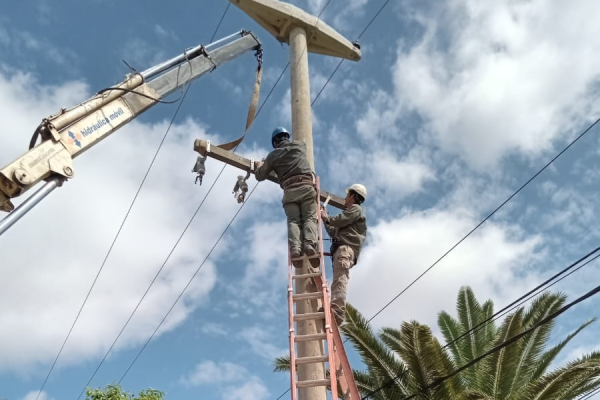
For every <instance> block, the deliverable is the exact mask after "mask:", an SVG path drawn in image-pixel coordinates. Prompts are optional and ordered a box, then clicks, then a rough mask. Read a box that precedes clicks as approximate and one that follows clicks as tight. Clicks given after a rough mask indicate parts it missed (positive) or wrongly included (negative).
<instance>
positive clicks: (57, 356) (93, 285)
mask: <svg viewBox="0 0 600 400" xmlns="http://www.w3.org/2000/svg"><path fill="white" fill-rule="evenodd" d="M189 90H190V85H188V86H187V87H186V89H185V91H184V93H183V96H182V97H181V100H180V102H179V105H178V106H177V109H176V110H175V114H174V115H173V118H172V119H171V122H170V123H169V126H168V127H167V130H166V132H165V134H164V135H163V137H162V140H161V141H160V144H159V145H158V148H157V149H156V152H155V153H154V156H153V157H152V161H151V162H150V165H149V166H148V169H147V170H146V174H145V175H144V178H143V179H142V182H141V184H140V186H139V187H138V189H137V191H136V193H135V195H134V196H133V200H132V201H131V204H130V205H129V208H128V209H127V212H126V213H125V217H124V218H123V221H122V222H121V225H120V226H119V229H118V230H117V234H116V236H115V238H114V239H113V241H112V243H111V245H110V247H109V248H108V252H107V253H106V256H104V260H103V261H102V264H101V265H100V268H99V269H98V272H97V273H96V276H95V277H94V280H93V282H92V285H91V286H90V289H89V290H88V292H87V294H86V295H85V298H84V299H83V303H82V304H81V306H80V307H79V311H78V312H77V315H76V316H75V319H74V320H73V323H72V324H71V328H70V329H69V332H68V333H67V336H66V337H65V340H64V341H63V343H62V345H61V347H60V350H59V351H58V354H57V355H56V357H55V358H54V362H53V363H52V365H51V366H50V370H49V371H48V374H46V378H45V379H44V383H42V386H41V388H40V390H39V392H38V394H37V396H36V400H38V399H39V397H40V394H41V393H42V391H43V390H44V387H45V386H46V384H47V383H48V379H49V378H50V375H51V374H52V371H54V367H55V366H56V363H57V362H58V359H59V358H60V356H61V354H62V352H63V350H64V349H65V346H66V344H67V342H68V340H69V338H70V337H71V334H72V333H73V329H74V328H75V325H76V324H77V321H79V317H80V316H81V312H82V311H83V309H84V307H85V305H86V303H87V301H88V299H89V297H90V294H91V293H92V290H93V289H94V287H95V285H96V282H98V278H99V277H100V273H101V272H102V270H103V269H104V266H105V265H106V262H107V260H108V257H109V256H110V254H111V253H112V250H113V248H114V246H115V244H116V242H117V239H118V238H119V236H120V234H121V231H122V230H123V227H124V226H125V222H126V221H127V219H128V218H129V214H130V213H131V210H132V209H133V206H134V204H135V202H136V201H137V198H138V196H139V194H140V192H141V190H142V187H143V186H144V183H145V182H146V179H147V178H148V175H149V174H150V170H151V169H152V166H153V165H154V162H155V161H156V157H157V156H158V153H159V152H160V149H161V148H162V146H163V144H164V142H165V139H166V138H167V135H168V134H169V131H170V130H171V127H172V125H173V122H174V121H175V118H176V117H177V114H178V113H179V110H180V109H181V105H182V104H183V101H184V100H185V97H186V96H187V94H188V91H189Z"/></svg>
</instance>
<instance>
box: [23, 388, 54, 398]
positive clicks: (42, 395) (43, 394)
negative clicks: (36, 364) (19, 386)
mask: <svg viewBox="0 0 600 400" xmlns="http://www.w3.org/2000/svg"><path fill="white" fill-rule="evenodd" d="M38 394H39V396H38ZM50 399H51V398H50V396H48V393H46V392H40V391H39V390H35V391H31V392H29V393H27V394H26V395H25V397H23V400H50Z"/></svg>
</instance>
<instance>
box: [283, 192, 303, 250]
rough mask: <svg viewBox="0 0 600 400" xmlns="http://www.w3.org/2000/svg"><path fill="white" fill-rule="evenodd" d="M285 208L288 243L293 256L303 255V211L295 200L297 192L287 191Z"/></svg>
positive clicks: (284, 201)
mask: <svg viewBox="0 0 600 400" xmlns="http://www.w3.org/2000/svg"><path fill="white" fill-rule="evenodd" d="M283 209H284V211H285V215H286V217H287V225H288V245H289V246H290V253H291V255H292V258H295V257H300V256H301V255H302V240H301V237H300V236H301V230H300V229H301V225H302V213H301V210H300V205H299V204H298V203H297V202H296V201H295V194H294V193H290V191H285V192H284V194H283Z"/></svg>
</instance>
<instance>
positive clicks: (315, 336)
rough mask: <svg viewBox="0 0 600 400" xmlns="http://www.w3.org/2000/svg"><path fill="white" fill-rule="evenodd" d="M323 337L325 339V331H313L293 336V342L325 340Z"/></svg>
mask: <svg viewBox="0 0 600 400" xmlns="http://www.w3.org/2000/svg"><path fill="white" fill-rule="evenodd" d="M325 339H327V334H326V333H313V334H310V335H298V336H294V341H295V342H310V341H312V340H325Z"/></svg>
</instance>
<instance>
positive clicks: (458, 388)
mask: <svg viewBox="0 0 600 400" xmlns="http://www.w3.org/2000/svg"><path fill="white" fill-rule="evenodd" d="M565 301H566V298H565V296H563V295H561V294H556V293H544V294H542V295H541V296H539V297H538V298H537V299H536V300H535V301H534V302H533V303H531V305H530V306H529V307H527V308H525V307H520V308H518V309H517V310H515V311H514V312H513V313H511V314H507V315H506V316H505V317H504V320H503V321H502V322H501V323H500V324H499V325H496V324H495V323H494V322H491V323H488V324H483V325H481V327H480V328H477V329H475V330H474V331H473V332H471V333H469V334H465V333H466V332H469V331H470V330H471V329H472V328H475V327H477V326H478V325H480V324H482V323H483V322H484V321H486V320H487V319H489V318H490V317H491V316H492V315H493V314H494V304H493V303H492V301H490V300H488V301H486V302H485V303H483V304H480V303H479V302H478V301H477V299H476V298H475V295H474V294H473V291H472V290H471V288H469V287H463V288H461V289H460V291H459V294H458V299H457V307H456V308H457V316H458V318H454V317H453V316H451V315H450V314H448V313H447V312H445V311H443V312H441V313H440V314H439V315H438V326H439V328H440V331H441V332H442V335H443V338H444V341H445V343H447V345H444V344H442V343H440V342H439V341H438V339H437V338H436V337H435V336H433V334H432V332H431V329H430V328H429V327H428V326H427V325H424V324H421V323H419V322H417V321H410V322H402V323H401V326H400V329H396V328H383V329H381V330H380V331H379V332H377V333H375V332H373V329H372V328H371V326H370V325H369V323H368V322H367V320H366V318H365V317H364V316H362V315H361V314H360V312H358V310H356V309H355V308H354V307H352V306H351V305H349V306H347V308H346V313H347V315H346V321H347V322H346V324H344V325H343V326H342V327H341V331H342V332H343V333H344V334H345V335H346V336H347V337H348V339H349V340H350V342H351V343H352V344H353V345H354V348H355V349H356V350H357V351H358V353H359V354H360V356H361V358H362V360H363V362H364V364H365V365H366V370H365V371H354V376H355V378H356V381H357V384H358V387H359V390H360V392H361V393H362V395H363V396H366V395H368V396H369V399H371V400H402V399H403V398H405V397H408V396H410V395H413V394H418V395H417V396H416V397H414V398H416V399H419V400H421V399H431V400H448V399H453V400H574V399H577V398H578V397H580V396H581V395H582V394H585V393H589V392H590V391H591V390H594V389H596V388H598V387H600V379H599V378H600V351H594V352H592V353H589V354H585V355H583V356H581V357H579V358H578V359H576V360H573V361H571V362H569V363H568V364H566V365H563V366H559V367H557V368H555V369H552V370H550V367H551V365H552V363H553V362H554V361H555V360H556V357H557V356H558V355H559V354H560V352H561V351H562V350H563V349H564V348H565V346H566V345H567V344H568V343H569V341H570V340H571V339H573V337H575V336H576V335H577V334H578V333H579V332H581V331H582V330H583V329H585V328H586V327H587V326H589V325H590V324H591V323H592V322H594V321H593V320H590V321H587V322H585V323H583V324H582V325H581V326H580V327H579V328H578V329H576V330H575V331H574V332H572V333H571V334H569V335H568V336H566V337H565V338H564V339H563V340H562V341H560V342H558V343H557V344H555V345H554V346H552V347H550V346H549V343H548V342H549V337H550V333H551V331H552V329H553V327H554V321H552V322H549V323H547V324H544V325H541V326H540V327H538V328H537V329H535V330H534V331H532V332H531V333H530V334H528V335H525V336H524V337H522V338H521V339H519V340H518V341H516V342H514V343H512V344H511V345H509V346H507V347H505V348H503V349H502V350H500V351H498V352H496V353H493V354H492V355H490V356H489V357H486V358H484V359H483V360H482V361H480V362H479V363H477V364H475V365H474V366H472V367H470V368H468V369H466V370H464V371H462V372H461V373H459V374H457V375H455V376H453V377H452V378H449V379H447V380H444V381H443V382H442V383H439V384H437V382H438V380H439V379H440V377H444V376H446V375H449V374H450V373H451V372H453V371H454V370H456V369H458V368H459V367H461V366H463V365H465V364H467V363H468V362H470V361H471V360H473V359H475V358H476V357H478V356H481V355H482V354H484V353H485V352H487V351H489V350H490V349H492V348H493V347H495V346H497V345H498V344H500V343H502V342H504V341H506V340H507V339H509V338H511V337H513V336H515V335H516V334H518V333H520V332H523V331H524V330H526V329H528V328H531V327H533V326H534V325H536V324H537V323H538V322H539V321H541V320H542V319H544V318H546V317H547V316H548V315H550V314H552V313H553V312H555V311H557V310H558V309H559V308H561V307H562V306H563V305H564V303H565ZM275 370H276V371H284V370H286V371H289V358H286V357H281V358H278V359H276V360H275Z"/></svg>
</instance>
